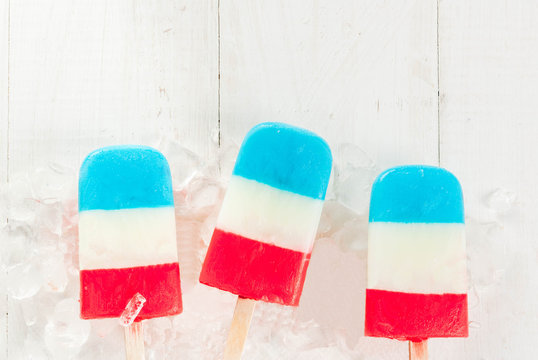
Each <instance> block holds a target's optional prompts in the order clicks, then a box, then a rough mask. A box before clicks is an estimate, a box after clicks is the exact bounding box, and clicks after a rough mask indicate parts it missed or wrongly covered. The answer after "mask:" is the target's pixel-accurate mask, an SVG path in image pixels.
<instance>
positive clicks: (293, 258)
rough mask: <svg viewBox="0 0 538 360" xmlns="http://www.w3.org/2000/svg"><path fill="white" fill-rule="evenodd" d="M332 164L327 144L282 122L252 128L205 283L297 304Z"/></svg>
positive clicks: (209, 257)
mask: <svg viewBox="0 0 538 360" xmlns="http://www.w3.org/2000/svg"><path fill="white" fill-rule="evenodd" d="M331 166H332V157H331V152H330V149H329V147H328V145H327V144H326V143H325V141H324V140H323V139H321V138H320V137H319V136H317V135H316V134H314V133H312V132H310V131H307V130H304V129H300V128H297V127H294V126H290V125H285V124H281V123H262V124H259V125H257V126H255V127H254V128H252V129H251V130H250V132H249V133H248V134H247V135H246V137H245V139H244V141H243V144H242V145H241V149H240V151H239V154H238V156H237V160H236V164H235V167H234V170H233V174H232V177H231V179H230V182H229V185H228V190H227V192H226V195H225V198H224V201H223V204H222V208H221V210H220V214H219V217H218V220H217V224H216V228H215V230H214V232H213V236H212V239H211V243H210V245H209V248H208V251H207V254H206V257H205V260H204V264H203V267H202V271H201V273H200V282H201V283H203V284H206V285H209V286H213V287H216V288H219V289H221V290H225V291H229V292H231V293H233V294H236V295H239V296H240V299H242V298H246V299H250V300H261V301H266V302H272V303H278V304H283V305H290V306H297V305H298V304H299V299H300V297H301V292H302V288H303V284H304V281H305V276H306V270H307V268H308V264H309V261H310V255H311V252H312V246H313V241H314V237H315V235H316V231H317V227H318V222H319V218H320V215H321V210H322V207H323V201H324V198H325V192H326V190H327V185H328V182H329V177H330V173H331ZM239 304H240V302H238V306H239ZM251 307H252V309H253V306H251ZM239 312H240V311H239ZM237 313H238V308H237V307H236V314H237ZM247 317H248V316H247ZM247 326H248V324H247ZM232 328H233V325H232ZM247 330H248V329H247ZM245 334H246V332H245ZM229 342H230V338H229ZM240 350H241V349H240ZM239 354H240V351H239ZM227 358H234V357H227V355H225V359H227ZM235 358H237V356H236V357H235Z"/></svg>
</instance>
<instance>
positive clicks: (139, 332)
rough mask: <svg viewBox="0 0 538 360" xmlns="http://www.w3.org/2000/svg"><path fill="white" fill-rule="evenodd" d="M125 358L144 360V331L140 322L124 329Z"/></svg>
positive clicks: (128, 359)
mask: <svg viewBox="0 0 538 360" xmlns="http://www.w3.org/2000/svg"><path fill="white" fill-rule="evenodd" d="M125 358H126V359H127V360H144V359H145V355H144V330H143V328H142V321H135V322H134V323H132V324H131V325H129V326H127V327H126V328H125Z"/></svg>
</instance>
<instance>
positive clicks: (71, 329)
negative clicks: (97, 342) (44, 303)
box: [45, 298, 91, 359]
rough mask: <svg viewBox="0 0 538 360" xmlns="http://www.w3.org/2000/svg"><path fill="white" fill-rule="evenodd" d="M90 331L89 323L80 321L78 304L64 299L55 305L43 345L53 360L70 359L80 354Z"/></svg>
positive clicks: (46, 328)
mask: <svg viewBox="0 0 538 360" xmlns="http://www.w3.org/2000/svg"><path fill="white" fill-rule="evenodd" d="M90 331H91V325H90V322H89V321H86V320H82V319H80V309H79V304H78V302H77V301H76V300H74V299H71V298H69V299H64V300H61V301H60V302H58V303H57V304H56V306H55V308H54V312H53V314H52V316H51V318H50V319H49V321H48V322H47V325H46V326H45V344H46V346H47V349H48V351H49V352H50V353H51V354H52V355H53V358H54V359H71V358H73V357H74V356H76V355H77V354H78V353H79V352H80V348H81V346H82V345H83V344H84V343H85V342H86V341H87V340H88V337H89V336H90Z"/></svg>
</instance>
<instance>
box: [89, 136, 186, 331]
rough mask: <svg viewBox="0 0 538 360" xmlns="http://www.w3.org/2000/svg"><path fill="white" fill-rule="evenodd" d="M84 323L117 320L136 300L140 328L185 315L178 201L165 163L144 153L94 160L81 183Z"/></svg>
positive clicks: (122, 150)
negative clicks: (146, 322) (163, 318)
mask: <svg viewBox="0 0 538 360" xmlns="http://www.w3.org/2000/svg"><path fill="white" fill-rule="evenodd" d="M79 265H80V308H81V317H82V318H83V319H100V318H111V317H120V315H121V314H122V312H123V310H124V309H125V307H126V306H127V304H128V303H129V301H130V300H131V298H133V296H134V295H135V294H137V293H139V294H140V295H142V296H143V297H144V298H145V299H146V302H145V304H144V306H143V308H142V310H141V311H140V313H139V314H138V316H137V317H136V321H140V320H144V319H150V318H154V317H161V316H168V315H176V314H179V313H181V311H182V303H181V287H180V279H179V264H178V257H177V250H176V230H175V215H174V199H173V192H172V183H171V176H170V169H169V167H168V163H167V161H166V159H165V158H164V156H163V155H162V154H161V153H159V152H158V151H157V150H155V149H152V148H149V147H145V146H111V147H105V148H101V149H98V150H96V151H94V152H92V153H90V154H89V155H88V156H87V157H86V159H85V160H84V162H83V164H82V166H81V169H80V178H79Z"/></svg>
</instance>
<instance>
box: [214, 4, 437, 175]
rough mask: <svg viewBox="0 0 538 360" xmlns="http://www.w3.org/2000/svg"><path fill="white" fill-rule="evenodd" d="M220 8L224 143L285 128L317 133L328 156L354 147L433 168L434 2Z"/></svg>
mask: <svg viewBox="0 0 538 360" xmlns="http://www.w3.org/2000/svg"><path fill="white" fill-rule="evenodd" d="M220 9H221V16H220V18H221V21H220V22H221V29H220V37H221V129H222V131H221V134H222V140H223V142H224V143H226V142H235V143H240V142H241V139H242V137H243V136H244V135H245V133H246V131H247V130H248V129H249V128H250V127H251V126H252V125H254V124H256V123H259V122H263V121H282V122H289V123H292V124H296V125H299V126H304V127H307V128H310V129H312V130H314V131H316V132H318V133H319V134H320V135H322V136H323V137H325V138H326V139H327V140H328V141H329V143H330V145H333V150H335V149H336V147H337V145H339V144H343V143H352V144H356V145H358V146H359V147H361V148H362V149H363V150H365V151H366V152H367V153H368V154H369V155H370V156H371V157H372V158H373V159H374V160H375V161H376V162H377V163H378V164H379V166H380V167H388V166H391V165H395V164H401V163H437V50H436V17H437V15H436V14H437V12H436V11H437V10H436V4H435V3H433V2H402V1H396V0H393V1H384V2H379V1H373V0H369V1H367V0H361V1H339V2H337V3H335V2H333V1H328V0H326V1H302V2H274V1H262V2H256V3H250V2H249V3H245V2H242V1H226V2H222V3H221V5H220ZM224 145H225V144H224ZM335 155H336V157H338V156H339V154H338V153H337V154H335Z"/></svg>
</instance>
